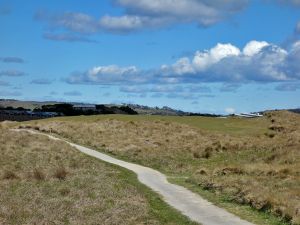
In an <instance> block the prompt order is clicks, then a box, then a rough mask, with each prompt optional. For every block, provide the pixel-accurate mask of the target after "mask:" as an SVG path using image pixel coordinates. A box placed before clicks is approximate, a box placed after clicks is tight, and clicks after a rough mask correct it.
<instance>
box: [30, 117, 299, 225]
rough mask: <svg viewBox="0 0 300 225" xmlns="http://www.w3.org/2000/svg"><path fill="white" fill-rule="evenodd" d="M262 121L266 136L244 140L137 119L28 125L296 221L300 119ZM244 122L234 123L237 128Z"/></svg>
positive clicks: (244, 138)
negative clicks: (184, 178) (183, 176)
mask: <svg viewBox="0 0 300 225" xmlns="http://www.w3.org/2000/svg"><path fill="white" fill-rule="evenodd" d="M99 118H100V117H99ZM132 118H134V117H132ZM266 118H268V121H269V122H268V123H269V124H267V125H265V119H262V120H263V122H262V123H261V124H262V125H265V126H266V127H265V131H267V132H266V133H265V134H264V132H262V133H253V132H251V133H250V132H249V134H248V135H247V134H245V133H243V135H237V134H231V133H230V132H228V133H226V130H225V131H223V132H222V133H220V132H213V131H207V130H201V129H197V128H194V127H191V126H188V125H185V124H179V123H174V122H168V123H166V122H165V121H162V120H140V119H137V120H136V121H129V122H126V121H122V120H118V119H103V120H102V119H99V120H93V121H92V122H85V120H84V119H82V120H78V121H72V120H66V121H63V120H62V119H60V120H59V121H55V120H52V121H51V120H50V121H41V122H34V123H33V124H32V126H38V127H39V128H40V129H43V130H45V131H47V132H50V130H51V131H52V132H55V133H56V134H58V135H59V136H62V137H65V138H68V139H70V140H72V141H74V142H76V143H78V144H82V145H88V146H91V147H93V148H98V149H99V150H101V151H106V152H108V153H110V154H113V155H116V156H118V157H121V158H126V159H127V160H130V161H133V162H139V163H141V164H143V165H146V166H150V167H153V168H156V169H159V170H161V171H162V172H165V173H167V174H173V175H178V176H180V175H182V174H184V175H186V174H188V175H189V179H188V180H187V181H188V182H190V183H193V184H195V185H199V186H201V187H202V188H203V189H207V190H213V191H218V192H220V193H224V194H226V195H229V196H231V198H232V199H233V201H236V202H239V203H241V204H248V205H251V206H252V207H254V208H256V209H258V210H261V211H264V210H267V211H271V212H273V213H274V214H275V215H278V214H280V216H281V217H282V218H285V219H288V220H289V221H297V220H298V218H299V215H298V214H299V213H297V212H298V211H297V209H298V208H299V205H300V173H299V171H300V116H299V115H297V114H293V113H290V112H269V113H267V117H266ZM242 120H243V119H237V120H236V123H241V121H242ZM253 121H254V122H253V124H254V125H253V126H259V119H257V120H253ZM231 126H233V123H232V124H231ZM247 126H249V124H248V125H247ZM225 128H226V127H225ZM225 128H224V129H225ZM230 129H232V128H230ZM268 129H269V131H268ZM249 130H251V131H253V130H254V129H249ZM179 165H180V166H179ZM199 167H201V168H202V169H203V170H202V172H199ZM197 171H198V172H197ZM204 171H205V172H204ZM233 190H235V191H233ZM237 190H238V191H237ZM277 211H278V212H279V211H280V213H276V212H277Z"/></svg>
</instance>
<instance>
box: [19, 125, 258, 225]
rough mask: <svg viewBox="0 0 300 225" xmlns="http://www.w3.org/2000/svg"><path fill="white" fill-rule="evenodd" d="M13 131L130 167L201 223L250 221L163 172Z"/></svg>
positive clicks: (230, 224)
mask: <svg viewBox="0 0 300 225" xmlns="http://www.w3.org/2000/svg"><path fill="white" fill-rule="evenodd" d="M14 131H27V132H30V133H32V134H39V135H45V136H47V137H49V138H50V139H53V140H57V141H64V142H66V143H68V144H69V145H71V146H73V147H75V148H76V149H78V150H79V151H80V152H83V153H85V154H87V155H89V156H93V157H95V158H98V159H100V160H103V161H105V162H108V163H111V164H115V165H118V166H121V167H124V168H126V169H128V170H131V171H133V172H134V173H136V174H137V175H138V179H139V181H140V182H141V183H143V184H145V185H146V186H148V187H150V188H151V189H152V190H154V191H155V192H157V193H159V194H160V195H161V196H162V197H163V199H164V201H165V202H167V203H168V204H169V205H171V206H172V207H174V208H175V209H177V210H179V211H180V212H181V213H182V214H184V215H185V216H187V217H189V218H190V219H191V220H193V221H195V222H198V223H201V224H203V225H254V224H252V223H249V222H247V221H245V220H242V219H240V218H239V217H237V216H235V215H233V214H231V213H229V212H227V211H225V210H224V209H222V208H219V207H217V206H215V205H213V204H212V203H210V202H208V201H207V200H205V199H203V198H201V197H200V196H199V195H197V194H195V193H193V192H191V191H189V190H188V189H186V188H184V187H181V186H179V185H175V184H171V183H169V182H168V181H167V178H166V176H165V175H164V174H162V173H160V172H158V171H156V170H154V169H151V168H148V167H144V166H140V165H137V164H133V163H128V162H125V161H122V160H118V159H115V158H113V157H111V156H108V155H106V154H103V153H100V152H98V151H95V150H93V149H90V148H86V147H83V146H80V145H77V144H74V143H71V142H68V141H66V140H63V139H60V138H56V137H54V136H51V135H48V134H43V133H40V132H36V131H32V130H24V129H14Z"/></svg>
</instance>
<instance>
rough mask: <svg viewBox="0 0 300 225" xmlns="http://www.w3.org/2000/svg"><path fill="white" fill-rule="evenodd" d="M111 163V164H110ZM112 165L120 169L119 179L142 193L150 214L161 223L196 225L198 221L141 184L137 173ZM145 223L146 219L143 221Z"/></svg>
mask: <svg viewBox="0 0 300 225" xmlns="http://www.w3.org/2000/svg"><path fill="white" fill-rule="evenodd" d="M110 165H111V164H110ZM111 166H112V167H114V168H116V169H118V170H120V171H121V173H120V174H119V176H120V179H122V180H126V182H128V184H131V185H133V186H135V187H136V188H137V190H138V191H140V192H141V193H143V194H144V196H145V197H146V199H147V200H148V202H149V203H150V210H151V214H152V216H153V217H154V218H156V219H157V220H159V221H160V222H161V224H179V225H181V224H182V225H183V224H186V225H196V224H199V223H196V222H192V221H190V220H189V219H188V218H187V217H185V216H184V215H182V214H181V213H180V212H178V211H177V210H176V209H174V208H172V207H171V206H169V205H168V204H167V203H165V202H164V201H163V200H162V198H161V197H160V196H159V195H158V194H156V193H154V192H153V191H152V190H151V189H150V188H148V187H146V186H145V185H143V184H141V183H140V182H139V181H138V179H137V175H136V174H135V173H133V172H130V171H128V170H126V169H123V168H120V167H118V166H115V165H111ZM145 224H147V221H145Z"/></svg>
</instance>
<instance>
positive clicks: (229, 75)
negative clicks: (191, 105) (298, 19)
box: [68, 41, 300, 90]
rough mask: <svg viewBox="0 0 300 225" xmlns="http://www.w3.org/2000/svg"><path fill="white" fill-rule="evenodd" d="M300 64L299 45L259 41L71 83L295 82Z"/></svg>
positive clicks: (74, 78) (99, 70)
mask: <svg viewBox="0 0 300 225" xmlns="http://www.w3.org/2000/svg"><path fill="white" fill-rule="evenodd" d="M299 62H300V41H299V42H296V43H295V44H294V45H293V46H292V47H291V48H290V49H289V50H285V49H283V48H281V47H279V46H277V45H274V44H269V43H267V42H258V41H250V42H249V43H247V44H246V46H245V47H244V48H243V50H242V51H241V50H240V49H239V48H237V47H236V46H234V45H232V44H221V43H219V44H217V45H216V46H214V47H212V48H211V49H208V50H203V51H196V52H195V54H194V56H193V57H183V58H180V59H179V60H177V61H176V62H175V63H173V64H171V65H162V66H160V67H159V68H153V69H150V70H141V69H138V68H137V67H135V66H130V67H119V66H117V65H110V66H100V67H94V68H92V69H91V70H89V71H87V72H84V73H73V74H72V75H71V76H70V77H69V78H68V82H69V83H88V84H126V85H128V84H129V85H133V84H187V83H189V84H192V83H193V84H199V83H202V82H229V83H243V82H251V81H255V82H274V81H292V80H299V79H300V65H299ZM229 89H232V90H234V87H233V86H231V87H228V88H225V89H224V90H229Z"/></svg>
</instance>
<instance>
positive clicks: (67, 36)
mask: <svg viewBox="0 0 300 225" xmlns="http://www.w3.org/2000/svg"><path fill="white" fill-rule="evenodd" d="M43 38H45V39H48V40H51V41H65V42H86V43H97V41H95V40H92V39H90V38H86V37H83V36H80V35H76V34H71V33H61V34H57V33H44V34H43Z"/></svg>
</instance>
